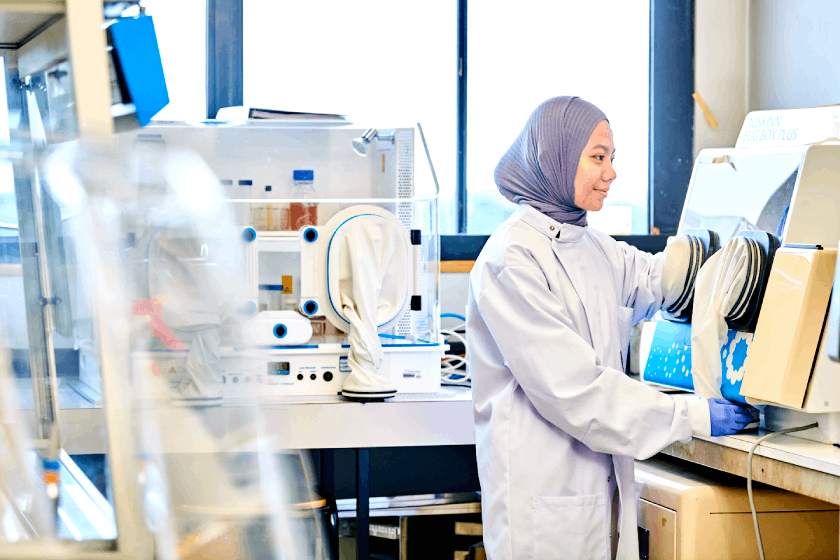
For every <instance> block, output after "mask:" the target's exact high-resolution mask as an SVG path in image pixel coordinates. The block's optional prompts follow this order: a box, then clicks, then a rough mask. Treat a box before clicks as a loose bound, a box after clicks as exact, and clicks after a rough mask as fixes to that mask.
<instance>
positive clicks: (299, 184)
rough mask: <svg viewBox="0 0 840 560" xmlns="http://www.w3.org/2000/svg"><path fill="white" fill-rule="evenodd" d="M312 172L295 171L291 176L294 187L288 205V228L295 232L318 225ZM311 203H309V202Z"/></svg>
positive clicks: (316, 195) (308, 170)
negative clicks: (291, 200)
mask: <svg viewBox="0 0 840 560" xmlns="http://www.w3.org/2000/svg"><path fill="white" fill-rule="evenodd" d="M314 175H315V174H314V172H313V171H312V170H311V169H296V170H295V171H294V174H293V179H294V187H293V188H292V196H291V198H292V199H293V200H295V202H291V203H289V227H290V229H291V230H292V231H297V230H299V229H300V228H302V227H304V226H317V225H318V203H317V202H315V199H316V198H318V194H317V193H316V192H315V187H314V186H313V182H314ZM310 200H311V201H312V202H309V201H310Z"/></svg>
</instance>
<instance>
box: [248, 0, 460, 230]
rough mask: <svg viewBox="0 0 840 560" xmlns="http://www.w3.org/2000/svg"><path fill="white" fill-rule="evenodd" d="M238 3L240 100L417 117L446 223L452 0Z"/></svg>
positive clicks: (450, 217)
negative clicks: (240, 5) (241, 67)
mask: <svg viewBox="0 0 840 560" xmlns="http://www.w3.org/2000/svg"><path fill="white" fill-rule="evenodd" d="M243 10H244V14H243V36H244V37H243V51H244V70H243V75H244V79H243V98H244V105H245V106H246V107H259V108H265V109H280V110H288V111H303V112H317V113H338V114H343V115H349V116H350V117H351V118H352V120H353V121H354V122H357V123H361V124H362V125H363V126H367V125H368V124H369V125H370V126H378V127H395V126H413V125H414V123H416V122H419V123H420V124H421V125H423V131H424V133H425V136H426V140H427V141H428V144H429V151H430V152H431V155H432V158H433V162H434V165H435V171H436V173H437V177H438V181H439V183H440V189H441V193H440V197H441V199H440V209H441V210H440V218H441V231H443V232H454V231H455V228H456V226H455V162H456V147H455V142H456V85H457V82H456V60H457V58H456V40H457V35H456V32H457V29H456V26H457V7H456V5H455V4H454V3H452V2H448V1H445V0H432V1H429V2H425V3H423V4H422V6H421V5H419V4H412V3H407V2H392V1H388V0H371V1H368V2H364V3H358V2H345V1H342V0H323V1H321V2H276V3H275V2H264V1H258V0H243ZM415 146H420V139H419V138H415ZM420 150H422V148H420ZM416 153H417V156H418V158H422V159H425V157H424V156H423V155H422V151H420V152H416ZM418 161H421V160H420V159H418Z"/></svg>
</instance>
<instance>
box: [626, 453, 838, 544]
mask: <svg viewBox="0 0 840 560" xmlns="http://www.w3.org/2000/svg"><path fill="white" fill-rule="evenodd" d="M699 469H700V467H698V466H697V465H692V469H691V470H688V469H686V468H684V467H683V466H682V465H680V464H679V463H677V462H675V461H670V460H664V459H659V458H655V459H649V460H647V461H636V468H635V473H636V488H637V494H638V496H639V512H640V514H639V545H640V551H641V553H642V557H643V558H649V559H650V560H664V559H666V558H667V559H669V560H688V559H692V560H703V559H706V558H708V559H712V558H714V559H715V560H718V559H720V560H729V559H733V560H734V559H736V558H757V557H758V555H757V546H756V537H755V533H754V532H753V522H752V519H751V518H750V516H749V515H744V512H746V511H749V509H750V505H749V503H748V496H747V490H746V488H744V486H743V483H742V481H741V479H740V478H739V477H735V476H731V475H726V474H724V473H719V472H716V471H712V470H711V469H703V470H699ZM754 498H755V505H756V509H757V514H758V520H759V524H760V526H761V535H762V540H763V541H764V545H765V546H764V548H765V551H766V552H767V558H768V559H770V558H775V559H779V560H781V559H784V558H812V559H818V558H819V559H830V558H837V545H838V541H837V520H838V510H837V506H836V505H834V504H829V503H826V502H822V501H820V500H815V499H813V498H809V497H806V496H802V495H799V494H794V493H792V492H786V491H784V490H778V489H775V488H769V487H761V488H760V489H756V490H755V491H754Z"/></svg>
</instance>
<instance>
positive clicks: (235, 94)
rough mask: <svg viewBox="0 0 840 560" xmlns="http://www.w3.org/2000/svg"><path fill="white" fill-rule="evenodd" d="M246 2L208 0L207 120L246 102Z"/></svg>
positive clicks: (238, 0) (239, 0)
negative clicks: (223, 109)
mask: <svg viewBox="0 0 840 560" xmlns="http://www.w3.org/2000/svg"><path fill="white" fill-rule="evenodd" d="M242 4H243V0H207V118H208V119H214V118H216V113H217V112H218V111H219V109H220V108H222V107H234V106H238V105H242V103H243V90H242V88H243V86H242V82H243V60H244V53H243V6H242Z"/></svg>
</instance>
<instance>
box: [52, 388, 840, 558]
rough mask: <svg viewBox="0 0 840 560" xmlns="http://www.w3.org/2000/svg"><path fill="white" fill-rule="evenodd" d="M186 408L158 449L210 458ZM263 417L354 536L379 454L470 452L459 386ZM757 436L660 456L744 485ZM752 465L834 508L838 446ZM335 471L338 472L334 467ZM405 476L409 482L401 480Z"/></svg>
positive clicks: (469, 420) (98, 432) (290, 406)
mask: <svg viewBox="0 0 840 560" xmlns="http://www.w3.org/2000/svg"><path fill="white" fill-rule="evenodd" d="M82 401H84V399H82ZM247 405H248V403H247V402H245V401H243V402H238V401H237V400H236V399H225V400H224V401H223V402H219V403H218V404H212V405H209V406H207V407H206V410H208V411H210V413H211V414H212V415H213V416H214V417H215V418H217V419H218V418H222V419H229V421H231V422H235V421H236V418H237V415H238V414H240V413H241V412H240V411H241V410H243V409H246V408H247ZM78 406H81V407H82V408H64V409H62V410H61V421H62V430H63V438H64V440H65V442H66V445H65V448H66V449H67V450H68V453H74V454H83V453H107V450H106V434H105V429H104V426H105V421H104V411H103V410H102V409H101V408H89V407H90V404H89V403H86V402H79V403H78ZM85 406H86V407H85ZM192 410H194V404H187V403H179V402H178V401H172V402H171V403H170V404H169V405H168V406H167V407H166V408H162V409H161V408H159V409H158V413H159V414H160V415H161V419H162V420H163V419H165V422H166V423H167V425H173V426H179V427H182V428H183V429H179V430H177V431H172V432H170V434H171V435H172V441H170V442H169V443H168V444H167V443H166V442H164V446H169V445H171V446H172V449H173V450H176V449H177V450H178V451H179V452H185V451H186V452H198V453H200V452H203V451H209V450H211V449H210V447H207V448H204V444H203V443H202V442H201V440H200V438H198V439H195V440H190V439H189V438H183V437H182V434H185V433H189V425H190V422H195V421H196V419H195V415H194V414H192V413H191V411H192ZM263 412H264V414H265V415H266V418H267V425H269V426H276V427H277V428H278V429H276V430H273V431H274V434H273V435H275V436H276V440H275V441H276V445H277V446H278V448H282V449H311V450H318V451H317V452H316V453H318V454H320V460H321V464H320V466H319V469H320V471H321V480H322V489H323V490H325V491H326V492H329V493H331V494H333V495H336V497H337V498H339V502H340V503H341V516H342V517H345V516H348V515H349V516H353V515H354V514H355V517H356V519H357V523H358V524H359V527H360V528H363V527H365V526H369V524H370V520H371V517H372V516H373V517H376V516H377V515H382V514H383V513H382V512H377V511H375V510H376V509H377V506H376V500H373V501H371V499H370V498H371V496H382V495H396V494H395V493H393V492H392V491H393V490H394V487H393V485H392V486H391V487H389V488H383V487H382V485H381V484H379V485H378V481H377V478H378V477H381V476H383V474H384V473H386V472H387V470H388V469H391V468H399V467H395V466H394V464H393V463H392V464H387V463H388V462H389V461H392V459H391V458H388V459H384V457H385V456H384V455H381V453H383V452H387V451H388V449H390V450H392V451H399V450H404V451H405V452H408V453H411V452H412V450H414V451H416V452H417V453H415V454H414V455H412V456H410V457H409V461H410V462H412V463H413V468H415V469H417V471H416V472H415V473H414V476H415V477H416V476H417V473H420V472H422V471H423V469H424V468H426V467H425V466H424V465H427V464H428V461H430V460H434V459H433V458H432V457H431V456H424V453H425V449H424V448H439V449H440V450H441V451H445V450H447V449H459V448H460V449H470V448H472V446H474V444H475V429H474V424H473V416H472V399H471V390H470V389H469V388H467V387H450V386H444V387H441V390H440V392H438V393H432V394H398V395H397V396H396V397H394V398H392V399H389V400H388V401H387V402H370V403H359V402H350V401H346V400H343V399H341V398H340V397H338V396H330V397H323V396H321V397H312V396H301V397H288V398H285V399H283V400H282V401H277V402H275V403H271V402H269V403H265V404H264V405H263ZM223 421H224V420H223ZM764 434H765V432H764V431H763V430H753V431H749V432H745V433H742V434H738V435H735V436H726V437H709V438H700V437H695V438H692V440H691V441H689V442H688V443H681V442H677V443H674V444H672V445H670V446H668V447H667V448H665V449H664V450H663V451H662V454H663V455H667V456H670V457H674V458H677V459H680V460H682V461H687V462H689V463H696V464H699V465H705V466H707V467H711V468H713V469H716V470H719V471H724V472H727V473H730V474H734V475H737V476H741V477H746V475H747V455H748V452H749V449H750V447H751V445H752V444H753V443H754V442H755V441H756V440H757V439H758V438H759V437H761V436H762V435H764ZM462 455H463V453H462ZM371 459H374V460H373V461H371ZM460 459H463V457H460ZM753 461H754V462H753V479H754V480H755V481H756V482H762V483H765V484H768V485H771V486H774V487H778V488H781V489H784V490H788V491H791V492H795V493H798V494H802V495H806V496H809V497H812V498H817V499H820V500H824V501H826V502H830V503H833V504H840V448H838V447H835V446H831V445H826V444H822V443H818V442H813V441H809V440H805V439H801V438H797V437H794V436H790V435H780V436H777V437H776V438H774V439H771V440H769V441H766V442H764V443H762V445H761V446H760V447H758V448H757V450H756V452H755V456H754V459H753ZM348 463H352V469H348V467H349V466H350V465H349V464H348ZM380 463H386V464H384V465H382V464H380ZM339 464H341V468H337V467H338V465H339ZM348 470H352V472H353V474H354V475H355V476H353V477H351V473H350V472H348ZM333 475H335V476H336V477H337V478H341V477H344V480H343V481H341V482H339V484H338V486H343V487H344V490H345V491H344V495H343V496H342V495H341V491H339V492H338V493H337V494H336V492H335V490H336V481H337V478H334V477H333ZM411 476H412V475H410V474H409V475H408V478H410V477H411ZM472 476H473V477H474V476H475V473H473V475H472ZM471 483H472V482H471ZM350 485H352V486H355V488H354V490H355V492H354V494H355V496H353V499H350V496H348V495H347V488H348V487H349V486H350ZM467 486H469V485H467ZM372 489H373V491H374V492H373V493H372V492H371V490H372ZM468 490H472V489H471V488H466V487H464V488H460V489H458V490H456V491H459V492H460V491H468ZM476 490H477V488H476ZM428 491H429V490H426V492H428ZM442 491H443V492H449V491H452V490H451V489H442ZM421 493H422V492H421ZM371 504H373V506H372V507H373V510H374V511H372V509H371ZM353 510H355V512H353ZM838 530H840V527H839V528H838ZM356 536H357V552H358V553H359V556H358V557H360V558H363V557H366V556H364V554H363V553H364V551H367V550H369V532H368V531H365V530H359V531H357V535H356Z"/></svg>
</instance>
